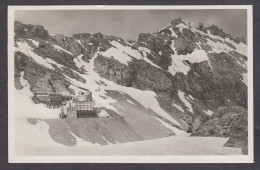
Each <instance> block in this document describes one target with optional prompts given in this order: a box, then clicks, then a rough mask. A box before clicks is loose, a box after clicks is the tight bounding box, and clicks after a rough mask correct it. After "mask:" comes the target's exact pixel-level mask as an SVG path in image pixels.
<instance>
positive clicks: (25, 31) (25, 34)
mask: <svg viewBox="0 0 260 170" xmlns="http://www.w3.org/2000/svg"><path fill="white" fill-rule="evenodd" d="M14 32H15V37H20V38H36V37H37V38H41V39H47V38H48V37H49V33H48V31H47V30H45V29H44V27H43V26H41V25H31V24H29V25H26V24H22V23H20V22H18V21H15V22H14Z"/></svg>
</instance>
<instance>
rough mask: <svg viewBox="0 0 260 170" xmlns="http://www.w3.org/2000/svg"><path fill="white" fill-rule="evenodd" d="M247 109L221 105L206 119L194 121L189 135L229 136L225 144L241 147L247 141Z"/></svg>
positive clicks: (245, 144)
mask: <svg viewBox="0 0 260 170" xmlns="http://www.w3.org/2000/svg"><path fill="white" fill-rule="evenodd" d="M247 120H248V116H247V110H246V109H245V108H243V107H238V106H234V107H221V108H219V109H218V110H217V111H216V112H215V113H214V114H213V115H212V116H211V117H210V118H209V119H208V120H206V121H204V122H199V123H198V121H197V122H196V121H195V122H196V123H194V126H195V127H196V128H194V129H193V132H192V134H191V136H217V137H229V140H228V141H227V143H226V144H225V146H229V147H230V146H232V147H243V148H244V153H246V147H247V143H248V137H247V135H248V129H247V124H248V123H247Z"/></svg>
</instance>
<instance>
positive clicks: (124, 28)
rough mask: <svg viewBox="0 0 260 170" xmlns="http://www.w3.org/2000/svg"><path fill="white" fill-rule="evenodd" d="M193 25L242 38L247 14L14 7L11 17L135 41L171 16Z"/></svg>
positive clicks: (232, 11) (240, 11)
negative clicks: (22, 8)
mask: <svg viewBox="0 0 260 170" xmlns="http://www.w3.org/2000/svg"><path fill="white" fill-rule="evenodd" d="M179 17H180V18H181V19H182V20H183V21H184V22H186V23H189V22H190V23H191V25H192V26H193V27H197V25H198V23H200V22H201V23H203V24H204V26H210V25H216V26H218V27H219V28H221V29H223V30H224V32H226V33H229V34H231V35H233V36H238V37H246V35H247V13H246V10H244V9H210V10H205V9H204V10H203V9H200V10H191V9H188V10H176V9H173V10H26V11H25V10H19V11H18V10H17V11H15V20H16V21H20V22H22V23H24V24H37V25H43V26H44V27H45V28H46V29H47V30H48V31H49V33H51V34H64V35H66V36H72V35H73V34H75V33H91V34H94V33H97V32H101V33H102V34H104V35H114V36H118V37H121V38H124V39H131V40H137V39H138V36H139V34H140V33H153V32H155V31H156V30H158V29H160V28H163V27H165V26H168V25H169V24H170V23H171V21H172V20H174V19H175V18H179Z"/></svg>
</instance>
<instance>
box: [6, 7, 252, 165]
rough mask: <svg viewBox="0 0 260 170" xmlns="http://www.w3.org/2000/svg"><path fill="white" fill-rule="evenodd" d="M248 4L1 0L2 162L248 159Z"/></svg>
mask: <svg viewBox="0 0 260 170" xmlns="http://www.w3.org/2000/svg"><path fill="white" fill-rule="evenodd" d="M252 31H253V30H252V6H249V5H244V6H216V7H214V6H196V7H195V6H9V7H8V106H9V107H8V138H9V139H8V144H9V146H8V147H9V149H8V151H9V162H11V163H19V162H20V163H26V162H28V163H31V162H32V163H33V162H34V163H40V162H44V163H59V162H63V163H76V162H78V163H91V162H92V163H93V162H100V163H191V162H193V163H199V162H200V163H214V162H215V163H250V162H253V154H254V153H253V40H252Z"/></svg>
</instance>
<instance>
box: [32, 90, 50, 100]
mask: <svg viewBox="0 0 260 170" xmlns="http://www.w3.org/2000/svg"><path fill="white" fill-rule="evenodd" d="M34 95H35V97H36V99H37V100H38V101H39V102H42V103H47V102H49V101H50V96H49V94H48V93H44V92H37V93H35V94H34Z"/></svg>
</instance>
